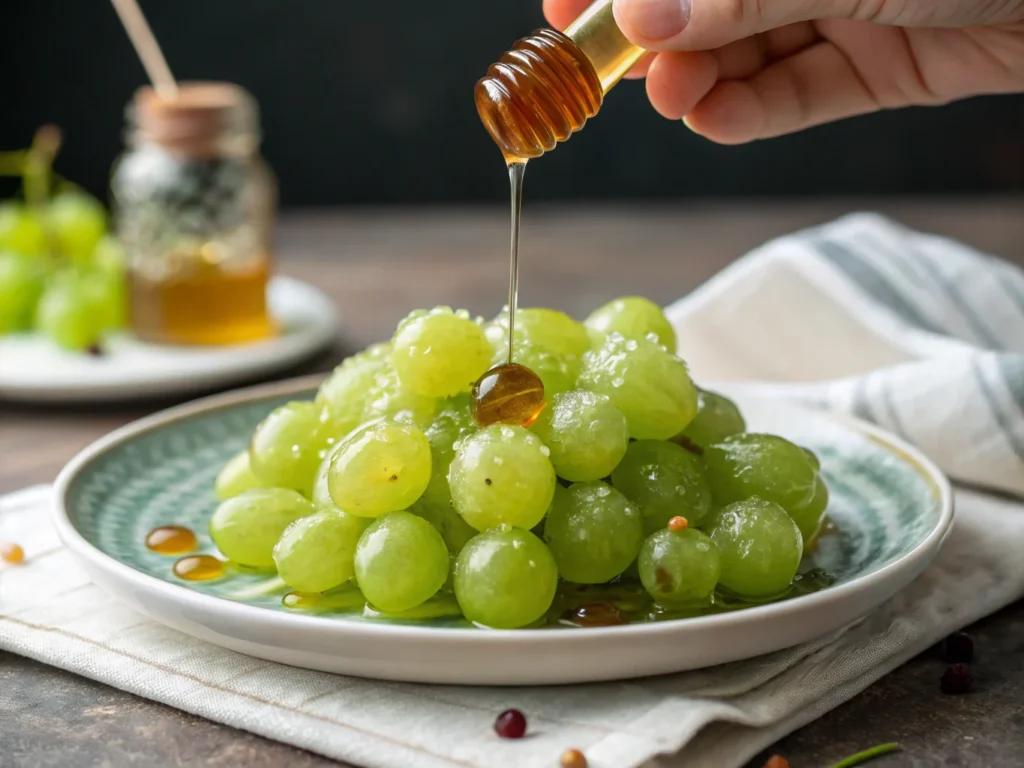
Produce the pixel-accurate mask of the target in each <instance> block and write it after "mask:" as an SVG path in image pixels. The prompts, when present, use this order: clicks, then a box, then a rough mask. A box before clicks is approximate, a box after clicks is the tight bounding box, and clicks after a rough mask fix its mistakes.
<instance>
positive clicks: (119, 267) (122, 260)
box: [92, 235, 127, 279]
mask: <svg viewBox="0 0 1024 768" xmlns="http://www.w3.org/2000/svg"><path fill="white" fill-rule="evenodd" d="M126 262H127V257H126V255H125V252H124V246H123V245H121V243H120V241H119V240H118V239H117V238H115V237H114V236H112V235H104V236H103V237H101V238H100V241H99V242H98V243H96V248H95V249H94V250H93V252H92V263H93V266H94V267H96V269H97V270H99V271H100V272H102V273H103V274H105V275H108V276H109V277H116V278H118V279H122V278H123V277H124V271H125V265H126Z"/></svg>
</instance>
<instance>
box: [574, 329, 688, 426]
mask: <svg viewBox="0 0 1024 768" xmlns="http://www.w3.org/2000/svg"><path fill="white" fill-rule="evenodd" d="M577 387H578V388H579V389H587V390H590V391H591V392H596V393H598V394H602V395H606V396H608V397H609V398H610V399H611V401H612V402H613V403H614V404H615V405H616V406H617V407H618V408H619V409H620V410H621V411H622V412H623V413H624V414H625V415H626V420H627V421H628V422H629V435H630V437H632V438H635V439H637V440H644V439H653V440H667V439H668V438H670V437H673V436H674V435H677V434H679V433H680V432H682V431H683V429H684V428H685V427H686V426H687V425H688V424H689V423H690V422H691V421H692V420H693V417H694V416H695V415H696V413H697V389H696V388H695V387H694V386H693V382H692V381H690V375H689V374H688V373H687V371H686V365H685V364H684V363H683V361H682V360H680V359H679V358H677V357H675V356H674V355H670V354H669V353H668V352H666V351H665V350H664V349H663V348H662V347H660V346H658V344H656V343H654V342H653V341H649V340H647V339H640V340H636V339H626V338H624V337H622V336H620V335H619V334H613V335H611V336H609V337H608V339H607V340H606V341H605V343H604V346H602V347H601V349H599V350H597V351H595V352H588V353H587V354H585V355H584V356H583V369H582V371H581V373H580V376H579V379H578V380H577Z"/></svg>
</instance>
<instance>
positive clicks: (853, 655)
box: [0, 216, 1024, 768]
mask: <svg viewBox="0 0 1024 768" xmlns="http://www.w3.org/2000/svg"><path fill="white" fill-rule="evenodd" d="M1022 297H1024V275H1022V274H1021V273H1020V272H1019V271H1017V270H1016V269H1014V268H1011V267H1008V266H1006V265H1005V264H1002V263H1000V262H997V261H995V260H993V259H991V258H990V257H987V256H983V255H981V254H978V253H975V252H973V251H970V250H969V249H966V248H964V247H962V246H959V245H956V244H954V243H950V242H947V241H943V240H939V239H936V238H930V237H925V236H922V235H918V234H916V233H912V232H909V231H907V230H905V229H902V228H900V227H898V226H896V225H894V224H891V223H889V222H887V221H885V220H882V219H878V218H876V217H869V216H859V217H849V218H847V219H843V220H840V221H839V222H836V223H834V224H832V225H828V226H826V227H823V228H820V229H815V230H810V231H807V232H803V233H798V234H796V235H792V236H789V237H786V238H782V239H780V240H778V241H775V242H773V243H770V244H769V245H767V246H764V247H763V248H761V249H759V250H758V251H755V252H754V253H752V254H750V255H749V256H747V257H746V258H744V259H743V260H741V261H740V262H738V263H737V264H736V265H735V266H733V267H732V268H730V269H728V270H726V271H725V272H723V273H721V275H719V276H718V277H716V278H715V279H714V280H712V281H711V282H709V283H708V284H707V285H705V286H704V287H703V288H701V289H699V290H698V291H696V292H695V293H694V294H692V295H691V296H689V297H687V298H685V299H683V300H682V301H680V302H679V303H677V304H676V305H674V306H673V307H671V308H670V310H669V314H670V317H671V319H672V320H673V322H674V323H675V325H676V327H677V329H678V331H679V335H680V349H681V350H682V351H683V353H684V357H686V358H687V359H688V360H689V361H690V363H691V367H692V369H693V371H694V374H695V376H696V377H698V379H701V380H705V381H707V380H712V379H716V380H731V381H732V382H733V383H734V384H736V383H737V382H738V383H741V384H744V385H746V386H751V387H753V388H756V389H757V391H758V392H759V393H760V394H766V393H767V394H771V395H777V396H779V397H785V398H791V399H797V400H800V401H803V402H805V403H810V404H812V405H817V406H821V407H830V408H836V409H841V410H847V411H852V412H854V413H856V414H857V415H859V416H862V417H865V418H868V419H871V420H874V421H877V422H878V423H880V424H882V425H883V426H885V427H888V428H891V429H893V430H894V431H896V432H898V433H900V434H902V435H903V436H904V437H906V438H907V439H908V440H910V441H911V442H914V443H916V444H917V445H919V446H920V447H921V448H923V449H924V450H925V451H926V452H927V453H929V454H930V455H931V456H932V457H933V458H934V459H935V460H936V461H937V462H938V463H939V464H940V465H941V466H942V467H943V468H944V469H945V470H946V471H947V472H948V473H949V474H950V475H951V476H952V477H953V478H955V479H958V480H962V481H964V482H969V483H971V484H973V485H975V486H984V487H987V488H994V489H1003V490H1007V491H1011V492H1014V493H1021V492H1022V491H1024V465H1022V462H1021V456H1022V455H1024V454H1022V453H1021V451H1022V450H1024V415H1022V413H1021V403H1022V402H1024V358H1022V357H1021V355H1019V354H1017V353H1016V352H1014V351H1013V350H1024V300H1022ZM48 504H49V497H48V495H47V489H46V488H34V489H27V490H25V491H22V492H19V493H16V494H13V495H10V496H8V497H5V498H2V499H0V541H4V540H6V541H17V542H19V543H21V544H22V545H23V546H24V547H25V550H26V553H27V555H28V561H27V563H26V564H25V565H22V566H10V567H6V568H4V569H2V570H0V648H2V649H5V650H9V651H12V652H14V653H19V654H23V655H25V656H30V657H32V658H35V659H38V660H40V661H43V662H45V663H49V664H53V665H55V666H58V667H62V668H64V669H67V670H70V671H73V672H76V673H78V674H82V675H85V676H87V677H91V678H94V679H97V680H101V681H103V682H105V683H108V684H110V685H113V686H115V687H118V688H122V689H124V690H127V691H130V692H132V693H135V694H138V695H140V696H144V697H147V698H150V699H154V700H157V701H161V702H163V703H166V704H169V705H171V706H174V707H178V708H180V709H183V710H186V711H189V712H192V713H195V714H199V715H202V716H204V717H208V718H210V719H212V720H216V721H219V722H223V723H227V724H229V725H233V726H236V727H239V728H243V729H246V730H249V731H252V732H254V733H258V734H261V735H264V736H267V737H269V738H272V739H277V740H279V741H283V742H287V743H290V744H294V745H295V746H298V747H303V748H305V749H309V750H312V751H315V752H319V753H321V754H324V755H327V756H330V757H334V758H338V759H340V760H345V761H347V762H350V763H353V764H355V765H358V766H367V767H371V768H437V767H440V766H445V767H449V766H460V767H461V768H466V767H467V766H472V767H479V768H484V767H487V768H490V767H491V766H514V767H515V768H529V767H531V766H537V768H542V767H546V766H556V765H557V764H558V757H559V755H560V754H561V752H562V751H563V750H565V749H566V748H569V747H575V748H578V749H581V750H583V751H584V752H585V753H586V755H587V758H588V760H589V762H590V765H591V766H594V767H595V768H634V767H635V766H641V765H648V766H664V767H668V766H671V767H673V768H675V767H677V766H678V767H682V766H686V767H687V768H690V767H691V766H692V767H695V768H705V767H706V768H730V767H737V768H738V767H739V766H742V765H743V764H744V762H745V761H746V760H748V759H749V758H750V757H751V756H753V755H755V754H756V753H757V752H758V751H759V750H761V749H763V748H764V747H765V746H767V745H769V744H771V743H772V742H773V741H775V740H776V739H778V738H780V737H781V736H783V735H785V734H787V733H789V732H791V731H793V730H794V729H796V728H798V727H800V726H801V725H803V724H804V723H807V722H809V721H811V720H813V719H814V718H816V717H818V716H820V715H821V714H822V713H824V712H826V711H828V710H829V709H831V708H833V707H835V706H837V705H838V704H840V703H842V702H843V701H846V700H847V699H849V698H850V697H852V696H853V695H855V694H856V693H858V692H859V691H861V690H863V689H864V688H865V687H866V686H868V685H869V684H870V683H871V682H873V681H874V680H876V679H878V678H879V677H881V676H882V675H884V674H885V673H886V672H888V671H890V670H891V669H893V668H895V667H896V666H898V665H899V664H901V663H903V662H904V661H906V660H907V659H909V658H911V657H912V656H914V655H916V654H917V653H920V652H921V651H923V650H925V649H926V648H928V647H929V646H931V645H932V644H933V643H935V642H936V641H938V640H939V639H941V638H942V637H943V636H945V635H946V634H948V633H949V632H951V631H953V630H954V629H956V628H958V627H961V626H963V625H965V624H968V623H970V622H972V621H974V620H976V619H978V618H981V617H982V616H985V615H986V614H989V613H991V612H993V611H995V610H997V609H998V608H1000V607H1002V606H1004V605H1006V604H1007V603H1009V602H1011V601H1013V600H1015V599H1017V598H1019V597H1020V596H1022V595H1024V561H1022V560H1021V558H1020V557H1019V552H1020V550H1021V547H1022V545H1024V509H1022V508H1021V505H1020V504H1019V503H1018V502H1016V501H1011V500H1007V499H1006V498H1004V497H1000V496H995V495H992V494H988V493H984V492H981V491H977V490H963V489H960V490H958V491H957V521H956V524H955V526H954V530H953V533H952V534H951V536H950V538H949V539H948V541H947V543H946V545H945V547H944V548H943V550H942V552H941V553H940V555H939V557H938V558H937V559H936V561H935V562H934V564H933V565H932V566H931V567H930V568H929V569H928V570H927V571H926V572H925V574H924V575H923V576H921V577H920V578H919V579H918V580H917V581H916V582H914V583H913V584H912V585H911V586H910V587H908V588H907V589H906V590H904V591H903V592H902V593H901V594H899V595H897V596H896V597H895V598H893V599H892V600H890V601H889V602H888V603H886V604H885V605H884V606H882V607H881V608H880V609H879V610H877V611H876V612H874V613H873V614H872V615H871V616H869V617H868V618H867V619H866V620H865V621H863V622H861V623H859V624H857V625H856V626H854V627H853V628H851V629H848V630H847V631H845V632H839V633H836V634H834V635H832V636H830V637H826V638H822V639H820V640H818V641H815V642H813V643H809V644H807V645H804V646H800V647H797V648H792V649H788V650H785V651H780V652H778V653H774V654H771V655H768V656H765V657H760V658H757V659H751V660H749V661H744V662H737V663H734V664H728V665H723V666H721V667H715V668H712V669H707V670H701V671H698V672H690V673H683V674H679V675H670V676H666V677H661V678H651V679H644V680H634V681H627V682H618V683H602V684H595V685H586V686H573V687H561V688H529V689H508V688H506V689H498V688H459V687H454V686H427V685H408V684H399V683H386V682H377V681H372V680H361V679H356V678H347V677H341V676H335V675H328V674H323V673H315V672H309V671H305V670H300V669H295V668H291V667H286V666H282V665H278V664H273V663H270V662H264V661H260V660H257V659H251V658H248V657H246V656H242V655H240V654H236V653H233V652H231V651H226V650H222V649H220V648H217V647H214V646H210V645H207V644H205V643H202V642H200V641H197V640H193V639H192V638H189V637H187V636H184V635H181V634H179V633H177V632H175V631H174V630H170V629H166V628H164V627H163V626H162V625H159V624H156V623H154V622H152V621H150V620H148V619H145V618H143V617H142V616H139V615H138V614H135V613H133V612H132V611H130V610H129V609H127V608H125V607H122V606H121V605H120V604H118V603H117V602H115V601H114V600H113V599H111V598H109V597H107V595H106V594H105V593H103V592H102V591H101V590H99V588H97V587H95V586H93V585H92V584H90V583H89V581H88V579H87V577H86V576H85V575H84V573H83V572H82V571H80V570H79V569H78V567H77V566H76V565H75V564H74V562H73V561H72V559H71V557H70V555H69V554H68V553H67V552H66V551H65V550H63V549H62V548H61V547H60V544H59V542H58V541H57V539H56V536H55V534H54V533H53V532H52V530H51V529H50V526H49V523H48V521H47V517H48ZM508 707H518V708H520V709H522V710H523V711H524V712H525V713H526V714H527V717H528V719H529V721H530V731H531V733H532V734H533V735H532V737H531V738H528V739H523V740H520V741H504V740H501V739H498V738H497V737H496V736H495V735H494V734H493V731H492V730H491V725H492V722H493V719H494V717H495V715H496V714H497V713H498V712H499V711H501V710H503V709H505V708H508ZM865 746H869V745H865ZM835 757H836V759H839V758H841V757H843V755H836V756H835Z"/></svg>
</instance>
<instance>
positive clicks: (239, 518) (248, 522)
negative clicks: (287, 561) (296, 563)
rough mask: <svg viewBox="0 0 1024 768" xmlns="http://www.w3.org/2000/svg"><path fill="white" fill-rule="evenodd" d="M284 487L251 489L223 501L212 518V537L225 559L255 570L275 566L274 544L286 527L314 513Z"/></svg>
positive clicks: (304, 501)
mask: <svg viewBox="0 0 1024 768" xmlns="http://www.w3.org/2000/svg"><path fill="white" fill-rule="evenodd" d="M315 511H316V510H315V508H314V507H313V505H312V504H311V503H310V502H309V501H307V500H306V499H304V498H303V497H302V496H300V495H299V494H298V493H296V492H295V491H289V490H287V489H285V488H252V489H250V490H248V491H244V492H243V493H240V494H238V495H237V496H233V497H231V498H230V499H227V500H225V501H222V502H221V503H220V506H218V507H217V509H216V511H215V512H214V513H213V517H211V518H210V538H212V539H213V543H214V544H216V545H217V549H219V550H220V551H221V552H222V553H224V555H225V557H227V558H228V559H230V560H233V561H235V562H236V563H239V564H240V565H248V566H252V567H255V568H267V567H270V566H273V565H274V545H275V544H277V541H278V539H280V538H281V534H282V533H284V530H285V528H287V527H288V526H289V525H291V524H292V523H293V522H295V521H296V520H298V519H299V518H300V517H305V516H306V515H311V514H313V512H315Z"/></svg>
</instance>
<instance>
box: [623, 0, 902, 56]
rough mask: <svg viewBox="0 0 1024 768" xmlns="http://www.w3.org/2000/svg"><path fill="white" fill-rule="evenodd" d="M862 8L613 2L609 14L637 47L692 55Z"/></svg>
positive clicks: (848, 2)
mask: <svg viewBox="0 0 1024 768" xmlns="http://www.w3.org/2000/svg"><path fill="white" fill-rule="evenodd" d="M881 2H882V3H884V2H885V0H881ZM862 5H864V3H863V2H861V0H614V6H613V10H614V13H615V21H616V23H617V24H618V25H619V28H620V29H621V30H622V32H623V33H624V34H625V35H626V37H628V38H629V39H630V41H632V42H633V43H634V44H636V45H639V46H640V47H641V48H646V49H647V50H649V51H696V50H710V49H713V48H718V47H720V46H723V45H726V44H727V43H731V42H733V41H734V40H739V39H741V38H744V37H749V36H750V35H753V34H756V33H758V32H764V31H766V30H769V29H774V28H776V27H781V26H784V25H786V24H792V23H794V22H798V21H808V20H810V19H825V18H848V17H853V16H855V15H856V14H857V9H858V6H862Z"/></svg>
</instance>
